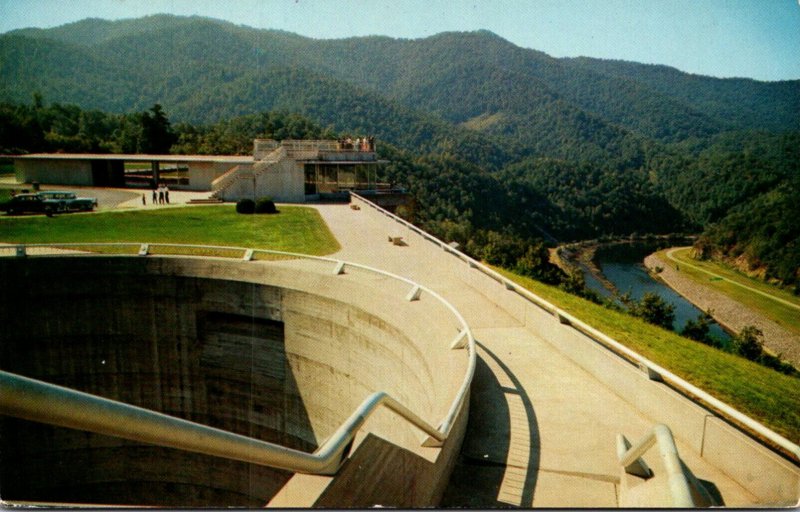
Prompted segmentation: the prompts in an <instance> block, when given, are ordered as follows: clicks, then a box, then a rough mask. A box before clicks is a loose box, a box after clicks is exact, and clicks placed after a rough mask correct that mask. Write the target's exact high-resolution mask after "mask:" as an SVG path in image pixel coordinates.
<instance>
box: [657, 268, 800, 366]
mask: <svg viewBox="0 0 800 512" xmlns="http://www.w3.org/2000/svg"><path fill="white" fill-rule="evenodd" d="M670 263H671V262H669V261H668V260H666V259H662V258H661V257H660V255H658V254H651V255H649V256H647V257H646V258H645V260H644V264H645V266H646V267H647V268H648V269H649V270H651V271H652V270H653V269H655V267H661V268H663V270H662V271H661V272H660V273H659V274H658V277H659V278H660V279H661V280H662V281H663V282H664V283H666V284H667V285H668V286H669V287H670V288H672V289H673V290H675V291H676V292H678V293H679V294H681V295H682V296H683V297H684V298H686V300H688V301H689V302H691V303H693V304H694V305H695V306H697V307H698V308H700V309H702V310H703V311H708V310H709V309H710V310H711V311H712V313H713V315H712V316H713V317H714V320H716V321H717V322H719V323H720V324H721V325H723V326H724V327H726V328H727V329H729V330H731V331H735V332H739V331H740V330H741V329H742V328H743V327H745V326H746V325H754V326H756V327H758V328H759V329H761V331H762V332H763V333H764V348H765V349H767V350H768V351H770V352H772V353H774V354H781V356H782V358H783V359H785V360H786V361H788V362H790V363H792V364H793V365H794V366H796V367H798V368H800V337H798V336H796V335H794V334H792V333H791V332H789V331H787V330H786V329H784V328H783V327H781V326H780V325H778V324H776V323H775V322H773V321H772V320H769V319H768V318H765V317H764V316H763V315H761V314H759V313H758V312H755V311H753V310H752V309H750V308H748V307H747V306H745V305H743V304H741V303H740V302H738V301H735V300H733V299H731V298H730V297H728V296H727V295H725V294H723V293H720V292H718V291H717V290H714V289H712V288H709V287H707V286H703V285H701V284H699V283H697V282H696V281H694V280H693V279H691V278H689V277H686V276H684V275H682V274H681V273H680V271H678V270H676V269H675V266H674V264H670Z"/></svg>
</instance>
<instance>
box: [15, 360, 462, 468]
mask: <svg viewBox="0 0 800 512" xmlns="http://www.w3.org/2000/svg"><path fill="white" fill-rule="evenodd" d="M380 405H384V406H385V407H387V408H388V409H390V410H391V411H393V412H395V413H397V414H398V415H400V416H401V417H402V418H404V419H405V420H407V421H408V422H409V423H411V424H412V425H414V426H415V427H417V428H418V429H420V430H422V431H423V432H425V433H427V434H428V435H429V436H431V437H432V438H434V439H436V440H437V441H439V442H444V440H445V439H446V436H445V435H443V434H442V433H441V432H439V431H438V430H437V429H435V428H434V427H433V426H431V425H430V424H429V423H427V422H426V421H425V420H423V419H422V418H420V417H419V416H417V415H416V414H414V413H413V412H411V410H409V409H408V408H407V407H405V406H404V405H402V404H401V403H400V402H398V401H397V400H395V399H394V398H392V397H391V396H389V395H388V394H386V393H384V392H382V391H378V392H375V393H373V394H371V395H370V396H368V397H367V398H366V399H365V400H364V401H363V402H362V403H361V405H360V406H359V407H358V408H357V409H356V410H355V411H354V412H353V413H352V414H351V415H350V417H349V418H347V420H345V421H344V423H342V425H341V426H340V427H339V428H338V429H337V430H336V431H335V432H334V433H333V434H332V435H331V436H330V437H329V438H328V439H327V440H326V441H325V442H324V443H322V445H321V446H320V447H319V448H317V450H315V451H314V453H306V452H302V451H299V450H295V449H293V448H287V447H285V446H280V445H277V444H274V443H269V442H267V441H261V440H259V439H254V438H251V437H247V436H243V435H240V434H235V433H233V432H228V431H225V430H221V429H217V428H213V427H209V426H206V425H201V424H199V423H195V422H192V421H188V420H184V419H181V418H176V417H174V416H170V415H167V414H162V413H159V412H155V411H151V410H148V409H144V408H142V407H136V406H133V405H130V404H126V403H122V402H118V401H116V400H110V399H108V398H103V397H99V396H96V395H92V394H89V393H83V392H81V391H76V390H74V389H69V388H65V387H62V386H56V385H54V384H49V383H47V382H42V381H39V380H35V379H31V378H28V377H23V376H21V375H15V374H13V373H9V372H5V371H2V370H0V413H2V414H5V415H9V416H14V417H17V418H23V419H26V420H30V421H37V422H41V423H47V424H50V425H58V426H61V427H67V428H74V429H79V430H85V431H90V432H95V433H97V434H104V435H109V436H114V437H121V438H123V439H130V440H133V441H141V442H145V443H149V444H154V445H157V446H164V447H168V448H178V449H180V450H185V451H191V452H197V453H204V454H206V455H212V456H216V457H222V458H225V459H231V460H237V461H240V462H248V463H253V464H259V465H262V466H269V467H274V468H280V469H286V470H289V471H294V472H302V473H313V474H321V475H333V474H336V472H337V471H338V470H339V467H340V466H341V464H342V462H343V461H344V458H345V457H346V454H345V453H344V452H345V450H346V449H347V448H348V447H349V445H350V443H351V442H352V440H353V438H354V437H355V435H356V433H357V432H358V430H359V429H360V428H361V426H362V425H363V424H364V422H365V421H366V420H367V418H368V417H369V416H370V415H371V414H372V413H373V412H374V411H375V410H376V409H377V408H378V406H380Z"/></svg>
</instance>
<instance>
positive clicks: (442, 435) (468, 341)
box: [9, 242, 477, 446]
mask: <svg viewBox="0 0 800 512" xmlns="http://www.w3.org/2000/svg"><path fill="white" fill-rule="evenodd" d="M35 247H52V248H69V247H140V252H139V254H140V255H148V253H149V250H150V249H152V248H153V247H177V248H181V249H206V250H225V251H241V252H242V253H243V254H244V255H245V256H249V257H248V259H251V258H252V256H253V255H254V254H256V253H262V254H272V255H278V256H290V257H293V258H303V259H309V260H314V261H322V262H328V263H332V264H334V265H336V268H337V269H339V270H341V271H342V272H343V271H344V268H345V267H351V268H358V269H361V270H365V271H367V272H372V273H375V274H378V275H382V276H385V277H389V278H391V279H394V280H397V281H401V282H403V283H406V284H408V285H409V286H410V287H411V289H412V290H419V292H418V293H419V294H421V293H422V292H424V293H426V294H428V295H430V296H431V297H433V298H434V299H436V300H438V301H439V302H440V303H441V304H442V305H444V306H445V307H446V308H447V309H448V310H449V311H450V312H451V313H452V314H453V316H454V317H455V319H456V320H457V322H458V324H459V326H460V327H459V330H458V335H457V336H456V342H457V343H454V344H453V345H451V348H466V349H467V357H468V360H467V370H466V372H465V373H464V378H463V380H462V382H461V386H460V387H459V389H458V392H457V393H456V397H455V398H454V399H453V402H452V403H451V405H450V408H449V409H448V411H447V414H446V415H445V417H444V418H443V419H442V421H441V423H440V424H439V427H438V428H437V429H435V430H436V432H438V433H439V435H433V434H431V433H430V432H428V434H429V437H428V438H427V439H426V440H425V441H424V443H423V445H424V446H441V444H442V442H443V441H444V440H445V439H447V437H449V435H450V431H451V430H452V428H453V424H454V421H455V417H456V415H457V414H458V412H459V411H460V410H461V408H462V406H463V404H464V401H465V399H466V397H467V394H468V392H469V387H470V384H471V382H472V377H473V375H474V374H475V365H476V357H477V356H476V350H475V338H474V336H473V334H472V330H471V329H470V328H469V326H468V325H467V322H466V321H465V320H464V317H463V316H462V315H461V313H459V312H458V310H457V309H456V308H455V307H453V305H452V304H450V302H448V301H447V300H445V299H444V298H443V297H442V296H441V295H439V294H438V293H437V292H435V291H433V290H432V289H430V288H428V287H427V286H424V285H421V284H418V283H416V282H414V281H412V280H411V279H408V278H405V277H402V276H399V275H397V274H393V273H391V272H387V271H385V270H381V269H377V268H374V267H370V266H368V265H362V264H359V263H352V262H345V261H342V260H338V259H335V258H326V257H323V256H312V255H309V254H302V253H296V252H287V251H276V250H271V249H248V248H246V247H238V246H217V245H197V244H160V243H156V244H142V243H134V242H117V243H104V242H86V243H80V242H69V243H63V244H60V243H47V244H15V245H12V246H9V248H15V250H16V253H15V254H16V255H17V256H27V249H28V248H35ZM96 255H97V253H82V254H70V256H71V257H79V256H89V257H91V256H96ZM41 256H42V257H47V256H46V255H41ZM59 256H63V255H59ZM337 273H338V272H337ZM417 297H419V295H417ZM389 398H391V397H389ZM398 408H403V409H405V407H404V406H403V405H402V404H399V403H398ZM405 410H407V411H408V412H409V414H413V413H411V411H410V410H408V409H405ZM396 412H397V411H396ZM423 430H425V429H423Z"/></svg>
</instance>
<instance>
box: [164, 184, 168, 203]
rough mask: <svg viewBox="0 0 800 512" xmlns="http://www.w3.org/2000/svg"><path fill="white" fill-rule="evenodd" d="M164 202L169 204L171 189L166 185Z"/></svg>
mask: <svg viewBox="0 0 800 512" xmlns="http://www.w3.org/2000/svg"><path fill="white" fill-rule="evenodd" d="M164 200H165V201H166V202H167V204H169V187H168V186H166V185H164Z"/></svg>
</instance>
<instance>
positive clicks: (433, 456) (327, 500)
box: [48, 256, 474, 507]
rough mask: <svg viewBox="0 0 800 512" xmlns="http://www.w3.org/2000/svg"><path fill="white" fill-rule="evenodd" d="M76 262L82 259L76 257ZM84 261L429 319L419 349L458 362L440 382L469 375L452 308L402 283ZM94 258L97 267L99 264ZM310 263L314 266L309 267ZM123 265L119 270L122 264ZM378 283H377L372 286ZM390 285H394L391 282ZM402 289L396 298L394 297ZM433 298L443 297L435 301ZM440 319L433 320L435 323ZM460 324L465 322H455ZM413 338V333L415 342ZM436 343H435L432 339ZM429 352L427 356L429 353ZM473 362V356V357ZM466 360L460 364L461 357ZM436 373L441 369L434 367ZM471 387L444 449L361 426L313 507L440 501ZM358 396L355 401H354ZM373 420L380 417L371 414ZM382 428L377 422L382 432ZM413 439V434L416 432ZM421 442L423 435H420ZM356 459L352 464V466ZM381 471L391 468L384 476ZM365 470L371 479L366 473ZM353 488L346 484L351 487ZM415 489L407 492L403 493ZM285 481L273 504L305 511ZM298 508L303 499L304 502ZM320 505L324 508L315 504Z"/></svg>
mask: <svg viewBox="0 0 800 512" xmlns="http://www.w3.org/2000/svg"><path fill="white" fill-rule="evenodd" d="M78 257H80V256H78ZM89 257H90V258H93V259H94V258H99V260H107V261H112V262H113V264H112V265H117V266H118V265H120V264H122V262H123V260H125V259H127V260H129V261H136V262H137V263H139V264H142V265H144V267H146V268H148V269H149V270H150V271H153V272H156V273H162V274H165V275H175V276H185V277H198V278H210V279H222V280H233V281H238V282H250V283H256V284H268V285H270V286H279V287H282V288H286V289H291V290H294V291H297V292H301V293H311V294H314V295H319V296H324V297H328V298H329V299H333V300H340V301H345V302H346V303H348V304H352V305H354V306H355V307H361V308H366V309H368V310H373V312H374V313H376V314H377V315H379V316H381V317H383V318H384V320H385V321H387V322H389V323H391V324H393V325H396V326H399V327H401V328H402V329H408V330H411V331H413V330H414V329H412V328H411V327H412V326H413V325H414V324H415V323H416V322H419V321H429V322H434V324H435V325H438V324H442V325H441V326H439V327H437V328H436V329H430V327H431V325H428V326H426V328H425V329H422V330H421V331H420V332H422V331H426V332H427V333H428V338H427V339H420V341H419V342H420V343H421V344H422V345H424V344H429V343H431V342H434V341H436V342H437V343H438V345H440V348H438V349H436V350H435V351H434V352H439V353H442V354H444V355H446V356H447V357H449V358H452V359H457V360H458V361H459V362H458V364H456V365H455V366H454V367H453V368H451V370H456V369H457V368H460V370H457V371H453V372H450V371H444V372H440V377H445V378H447V376H448V375H449V374H451V373H452V374H456V375H459V376H461V375H464V374H465V372H466V373H467V374H468V372H469V371H471V370H470V368H471V365H470V363H469V359H468V358H465V357H464V356H465V353H464V352H465V351H462V350H452V349H451V348H450V344H449V342H451V341H452V339H453V334H452V333H454V332H459V328H458V326H459V324H460V322H459V321H455V320H453V321H452V325H449V326H448V325H446V324H448V323H450V322H451V320H446V321H445V322H442V321H441V320H442V319H445V318H447V313H448V307H449V308H451V309H453V308H452V306H449V305H447V306H444V305H439V306H436V303H435V301H434V302H431V299H430V298H428V300H425V298H424V297H422V298H421V299H422V300H415V301H408V300H406V296H405V295H404V294H403V293H402V292H403V291H406V288H407V286H406V283H401V284H402V286H399V287H398V286H388V287H387V286H386V284H387V283H386V279H385V278H381V279H378V280H377V281H375V279H374V277H373V279H372V280H370V279H363V276H358V275H356V274H354V273H352V272H351V273H349V274H347V275H345V276H341V275H339V274H333V273H331V272H330V271H329V270H330V269H328V268H327V267H328V266H329V265H327V262H326V264H325V265H320V266H318V268H315V269H312V268H309V265H307V264H305V263H307V262H296V261H282V262H264V261H256V262H243V261H235V260H234V261H231V260H226V259H222V258H220V259H214V258H192V257H180V256H168V257H153V258H138V257H136V256H133V257H131V256H108V257H102V256H100V257H98V256H89ZM51 258H57V259H61V258H69V259H71V258H72V256H69V257H65V256H51V257H49V258H48V259H49V261H48V264H49V263H53V259H51ZM99 260H97V261H98V263H99ZM315 264H316V262H315V263H312V265H311V266H314V265H315ZM123 266H124V265H123ZM376 284H377V286H376ZM391 284H392V285H397V283H394V282H392V283H391ZM387 291H388V293H390V294H392V295H393V298H391V300H390V301H391V302H394V303H395V305H394V307H391V306H389V305H388V303H387V302H386V300H385V299H384V300H376V298H377V296H385V295H386V293H387ZM397 292H401V293H397ZM439 300H442V299H441V298H439ZM403 304H404V305H406V307H407V308H408V309H410V310H412V311H413V312H412V313H410V315H411V316H409V314H404V313H402V311H401V310H402V307H399V306H400V305H403ZM437 318H438V322H437V321H436V319H437ZM459 320H460V321H461V322H463V319H459ZM418 335H419V333H416V336H417V338H419V336H418ZM432 338H435V339H432ZM431 354H432V352H431ZM472 356H473V361H474V352H473V354H472ZM465 359H466V360H465ZM437 370H438V371H440V370H442V367H441V366H440V367H439V368H437ZM449 380H450V381H451V382H450V384H448V385H445V386H443V388H442V389H437V390H436V391H435V392H434V393H432V397H434V398H436V399H438V400H441V399H442V398H444V397H447V396H449V397H450V398H452V397H453V396H455V395H456V394H457V393H458V390H459V386H460V385H461V384H462V379H461V378H459V379H449ZM468 392H469V387H468V383H467V391H466V394H465V395H464V400H463V401H462V402H461V406H460V407H458V409H457V410H456V411H455V415H454V417H453V422H452V425H453V428H452V430H451V432H450V435H449V436H448V438H447V440H446V441H445V443H444V445H443V446H442V447H440V448H426V447H423V446H421V439H420V436H419V435H416V436H414V439H415V440H414V441H413V442H411V443H409V442H408V441H403V439H404V438H405V437H406V436H405V435H402V436H400V437H399V438H398V437H397V436H396V435H393V434H392V431H393V430H396V429H397V428H400V429H401V430H407V429H404V428H402V427H403V425H400V426H399V427H398V422H397V419H396V417H390V418H382V419H379V420H378V421H379V425H378V428H371V425H369V423H370V421H368V423H367V427H366V429H365V430H364V432H363V433H362V434H360V435H359V436H358V438H357V439H356V442H355V443H354V445H353V448H352V450H351V452H350V456H349V459H348V462H346V463H345V466H344V467H343V468H342V471H341V472H340V473H339V474H338V475H337V476H336V477H333V478H331V479H330V480H328V481H327V483H326V485H324V486H322V485H317V486H316V488H317V489H318V490H319V495H318V496H317V497H316V498H315V500H314V503H315V506H330V507H342V506H372V505H390V506H399V507H405V506H415V507H422V506H432V505H436V504H437V503H438V501H439V499H440V497H441V494H442V492H443V490H444V487H445V486H446V484H447V481H448V478H449V474H450V471H452V467H453V464H454V459H455V456H456V455H457V453H458V451H459V449H460V445H461V442H462V440H463V436H464V431H465V428H466V418H467V412H468V409H469V407H468V400H469V394H468ZM359 398H361V397H359ZM437 409H438V412H436V413H435V416H433V418H437V419H438V418H441V417H442V415H443V413H444V412H446V411H447V405H444V406H439V407H437ZM376 416H379V415H376ZM380 425H383V427H381V426H380ZM386 425H390V427H389V430H386V427H385V426H386ZM416 434H418V433H416ZM423 437H424V436H423ZM354 461H358V463H356V462H354ZM376 462H378V463H379V467H380V468H384V469H383V470H381V471H372V473H374V474H376V475H378V474H380V475H383V476H382V477H381V478H380V479H377V478H372V479H369V478H366V479H365V478H364V474H363V468H364V467H365V466H366V467H373V469H374V464H375V463H376ZM387 468H388V469H390V471H389V472H388V473H387ZM372 473H370V474H372ZM356 477H357V479H358V481H360V482H362V484H361V485H359V489H360V490H359V492H358V493H354V492H353V491H352V485H348V486H345V487H342V486H343V484H342V481H351V480H353V479H355V478H356ZM297 481H306V482H307V481H308V479H305V478H303V477H299V476H298V477H297ZM316 481H317V482H318V483H319V482H325V479H324V478H317V479H316ZM351 483H352V482H351ZM409 485H410V487H409ZM409 488H410V489H413V492H412V493H409V492H408V490H409ZM291 489H292V484H291V481H290V483H289V485H288V487H287V489H286V491H285V492H284V491H280V492H279V494H278V495H276V497H275V498H274V499H273V501H275V500H277V502H280V503H282V506H304V505H303V504H302V503H296V502H293V501H290V502H287V501H286V500H285V499H284V498H285V497H287V496H292V492H291ZM303 503H304V502H303ZM321 503H324V505H321Z"/></svg>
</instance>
